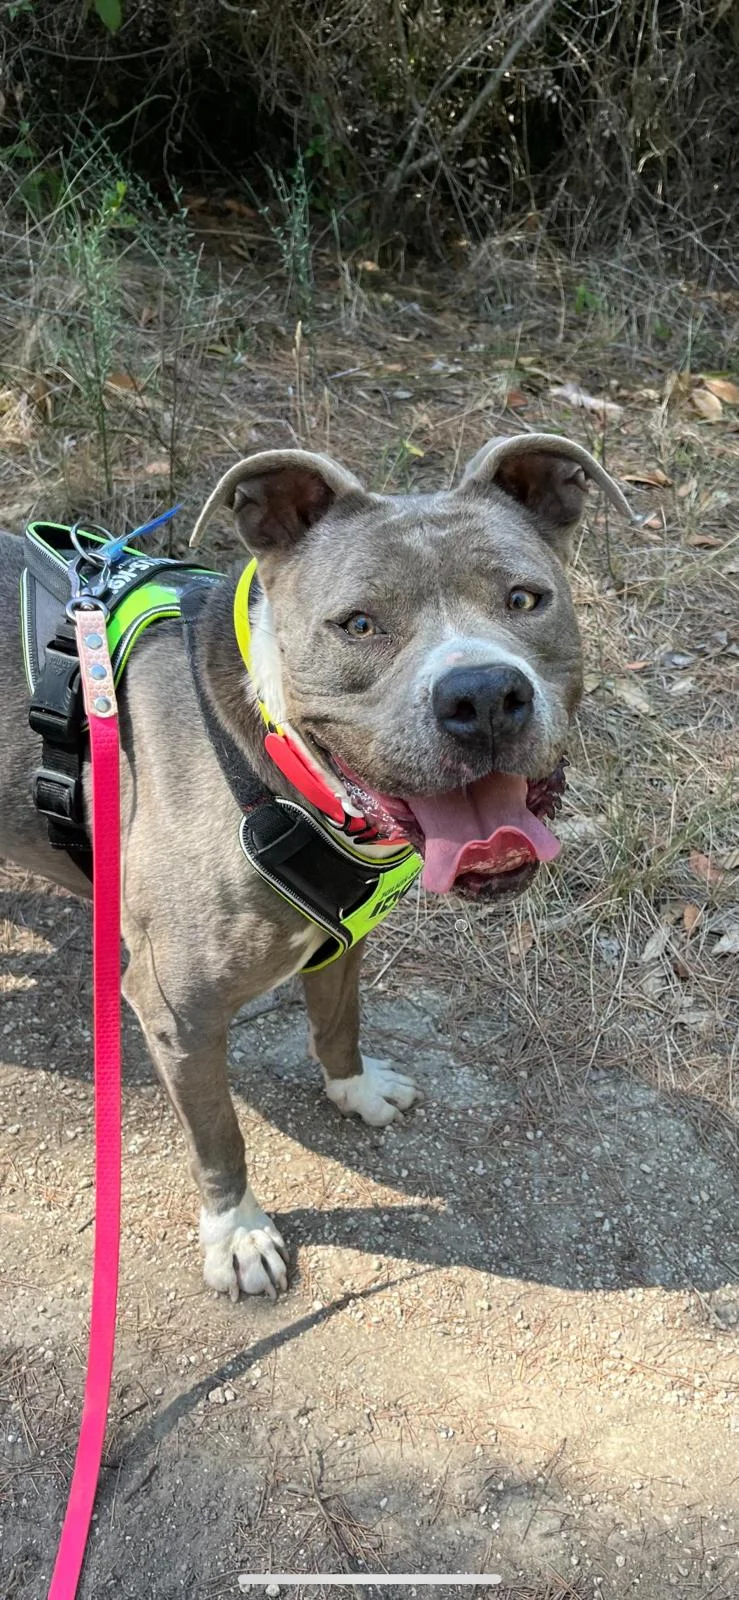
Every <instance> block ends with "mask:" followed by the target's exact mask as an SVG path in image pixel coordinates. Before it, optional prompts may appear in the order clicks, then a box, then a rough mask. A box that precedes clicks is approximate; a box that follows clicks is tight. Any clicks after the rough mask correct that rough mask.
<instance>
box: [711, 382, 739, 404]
mask: <svg viewBox="0 0 739 1600" xmlns="http://www.w3.org/2000/svg"><path fill="white" fill-rule="evenodd" d="M703 385H704V388H706V389H707V390H708V393H709V394H712V395H715V397H716V399H717V400H723V402H724V405H726V406H739V388H737V385H736V384H735V383H732V382H731V379H730V378H704V379H703Z"/></svg>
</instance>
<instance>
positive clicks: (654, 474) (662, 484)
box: [621, 467, 672, 489]
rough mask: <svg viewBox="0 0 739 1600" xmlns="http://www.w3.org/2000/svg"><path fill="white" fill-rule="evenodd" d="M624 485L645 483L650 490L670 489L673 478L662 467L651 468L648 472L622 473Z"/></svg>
mask: <svg viewBox="0 0 739 1600" xmlns="http://www.w3.org/2000/svg"><path fill="white" fill-rule="evenodd" d="M621 477H622V478H623V481H624V483H643V484H646V486H647V488H649V489H669V488H670V487H671V485H672V478H668V476H667V473H666V472H663V471H662V468H661V467H650V468H649V469H648V471H646V472H622V473H621Z"/></svg>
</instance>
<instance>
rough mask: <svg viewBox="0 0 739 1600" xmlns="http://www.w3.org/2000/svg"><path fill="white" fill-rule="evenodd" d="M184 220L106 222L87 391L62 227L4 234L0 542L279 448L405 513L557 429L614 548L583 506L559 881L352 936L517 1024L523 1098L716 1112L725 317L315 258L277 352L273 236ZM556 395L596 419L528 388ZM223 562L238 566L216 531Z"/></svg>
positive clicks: (185, 487)
mask: <svg viewBox="0 0 739 1600" xmlns="http://www.w3.org/2000/svg"><path fill="white" fill-rule="evenodd" d="M96 192H97V191H96ZM79 214H80V213H79V208H78V212H77V213H76V215H77V216H78V217H79ZM82 215H83V227H84V226H89V216H90V215H92V217H93V222H94V219H95V217H96V216H97V215H98V213H97V212H95V210H94V207H88V211H87V212H86V213H85V211H84V208H83V212H82ZM85 215H87V216H88V223H87V224H85V223H84V216H85ZM195 221H196V224H197V231H196V230H195V229H194V228H192V227H189V226H188V227H186V226H185V224H184V223H182V224H181V225H180V231H179V232H178V233H177V235H176V239H175V242H174V243H172V236H171V235H170V236H169V242H168V243H166V244H165V245H162V243H161V240H162V238H163V234H162V232H161V229H160V232H159V233H157V231H156V229H152V231H151V232H150V234H149V235H148V236H147V239H146V240H144V241H143V243H142V240H141V237H140V236H137V237H136V238H135V241H134V240H132V239H131V238H130V236H129V234H127V233H126V232H125V230H122V232H121V238H123V239H124V241H125V248H124V247H123V246H122V244H121V238H119V236H118V232H117V231H116V230H113V229H108V230H107V232H106V231H105V230H103V236H102V239H101V241H100V250H99V252H98V258H97V261H98V271H99V273H101V274H102V277H103V279H104V280H105V284H106V287H105V288H104V291H101V294H102V299H101V304H103V303H104V304H105V307H106V310H105V315H106V316H107V317H108V324H109V325H106V332H105V338H106V340H107V344H106V351H107V356H106V363H107V364H106V366H105V370H104V371H103V372H102V373H101V375H100V376H101V382H100V383H99V384H98V386H97V389H94V386H93V390H91V391H90V392H85V388H84V384H82V383H81V381H80V379H79V372H78V373H77V376H75V370H74V367H73V363H72V364H70V361H69V359H68V352H69V349H70V348H71V347H72V346H74V341H75V339H76V340H77V342H78V356H79V354H80V351H82V352H84V348H85V346H84V338H85V337H87V336H89V326H90V325H89V320H88V321H87V322H86V321H85V317H88V318H89V314H90V305H89V297H88V300H87V301H85V298H84V296H82V295H81V293H80V288H79V281H78V279H77V278H75V276H74V273H73V272H72V271H71V268H70V261H69V244H68V234H67V235H64V233H63V230H61V229H60V228H59V227H57V230H56V233H54V232H53V230H52V232H51V233H50V232H49V230H48V229H44V228H43V227H42V226H41V225H40V224H37V223H31V224H29V225H28V226H27V227H26V229H25V230H24V232H23V233H22V234H21V233H19V232H18V231H16V232H15V233H13V234H12V235H11V234H7V235H6V238H5V249H6V256H7V270H6V278H5V282H6V285H7V291H6V293H5V296H4V299H3V302H2V312H1V315H0V320H1V321H2V324H3V327H2V334H3V344H4V348H5V350H6V353H7V361H6V377H5V388H4V389H3V390H2V392H1V393H0V438H1V439H2V443H3V446H4V449H3V462H2V467H1V468H0V511H1V512H2V515H3V520H4V521H5V522H6V523H9V524H10V525H12V526H16V527H20V526H21V525H22V523H23V520H24V518H25V517H26V516H28V515H29V514H30V513H31V512H34V511H35V512H40V511H43V514H44V515H46V516H51V517H57V518H60V519H63V518H66V517H69V516H72V515H79V514H81V513H85V514H88V515H91V516H93V517H100V518H102V519H104V520H106V521H107V522H108V524H109V525H110V526H114V527H116V528H119V527H120V526H121V524H122V522H123V519H124V518H129V519H130V520H131V522H132V523H135V522H137V521H141V520H143V518H144V516H145V515H147V514H148V513H150V512H153V511H154V510H155V509H158V508H161V506H162V505H163V504H166V503H169V502H170V501H171V499H172V498H173V497H174V496H175V495H176V496H177V497H178V498H182V499H184V500H185V501H186V503H187V506H188V511H189V512H192V511H194V509H195V508H196V507H197V506H198V505H199V504H200V503H201V502H202V499H203V497H204V495H205V493H206V492H207V490H208V489H209V488H210V487H211V486H212V484H213V482H214V480H215V478H216V476H217V475H218V473H219V472H220V471H221V470H222V469H223V468H224V467H225V466H226V465H227V464H228V463H229V462H230V461H231V460H233V459H234V458H235V456H237V455H238V454H241V453H244V452H248V451H249V450H251V449H254V448H259V447H266V446H267V445H281V444H289V443H292V442H299V443H300V444H302V445H305V446H307V447H313V448H320V449H322V450H327V451H330V452H332V453H333V454H335V455H336V456H338V457H340V458H343V459H344V460H346V461H347V463H348V464H350V465H351V466H352V468H353V470H354V471H356V472H358V473H359V474H360V475H363V476H364V477H365V479H366V481H367V482H368V483H369V484H371V485H372V486H373V487H378V488H385V487H394V488H396V489H398V490H403V489H407V488H408V487H410V486H411V485H419V486H424V485H428V486H435V485H437V484H440V483H445V482H448V481H450V480H451V478H452V477H453V475H454V473H455V471H456V469H457V467H458V465H459V463H460V462H461V461H463V460H464V459H465V458H466V457H467V456H468V455H470V454H471V453H472V452H473V451H474V450H475V449H476V448H477V447H478V445H479V444H480V443H481V442H482V441H483V440H484V439H485V438H486V437H489V436H490V435H492V434H494V433H496V432H501V431H504V432H505V431H515V430H517V429H522V428H525V429H528V428H539V427H555V428H559V429H562V430H563V431H567V432H569V433H571V434H573V435H574V436H575V437H578V438H581V439H582V440H583V442H585V443H587V444H588V445H589V447H590V448H591V449H594V450H595V451H597V452H598V453H599V454H600V455H601V457H602V458H604V459H605V460H606V461H607V464H608V465H609V467H610V469H611V470H612V471H613V472H614V473H616V474H617V475H621V476H624V475H627V476H630V477H631V479H632V482H631V484H630V492H631V495H632V499H633V502H634V504H635V506H636V507H637V509H638V510H639V511H642V512H643V513H644V516H645V520H644V521H643V524H642V526H641V527H637V528H624V527H623V526H622V525H621V524H620V523H617V522H616V521H615V520H614V518H613V517H612V516H611V517H610V518H608V519H606V516H605V514H604V513H603V511H602V509H599V508H598V506H597V505H595V506H594V507H593V509H592V511H591V515H590V519H589V522H588V524H587V526H586V529H585V531H584V533H583V537H582V539H581V542H580V545H579V549H578V551H577V555H576V559H575V563H574V568H573V585H574V592H575V597H576V600H577V603H578V611H579V616H580V621H581V625H582V628H583V632H584V636H585V641H586V648H587V658H588V679H587V693H586V696H585V701H584V705H583V709H582V713H581V716H580V719H579V722H578V725H577V728H576V730H575V734H574V737H573V743H572V747H571V752H570V754H571V760H572V767H571V771H570V779H569V789H568V796H567V802H566V808H565V811H564V813H563V816H562V821H561V829H560V832H561V835H562V838H563V840H564V842H565V846H566V847H565V850H564V852H563V857H562V861H561V864H558V865H557V868H556V870H555V871H554V872H553V873H551V874H545V873H544V872H542V874H541V876H540V880H539V882H538V883H537V885H536V886H535V888H534V890H533V891H532V892H531V893H530V894H529V895H528V896H527V897H526V898H525V899H524V900H522V901H520V902H519V903H517V904H515V905H513V906H512V907H511V908H509V909H508V910H507V911H505V912H502V911H500V910H493V911H485V910H475V909H474V908H473V909H472V910H470V908H469V907H468V906H466V905H462V904H461V903H457V904H450V903H448V902H440V901H433V902H432V901H428V902H426V901H425V899H424V898H423V896H421V897H419V898H418V899H417V900H415V901H410V902H408V903H406V905H405V906H404V907H403V908H402V909H401V911H400V912H399V913H398V914H396V917H395V918H394V919H393V920H392V921H391V923H390V924H389V925H388V924H386V925H385V929H384V930H383V932H382V933H381V934H380V936H379V937H377V938H376V939H375V940H374V941H373V946H372V950H371V952H370V954H369V957H368V967H369V972H370V981H373V982H375V983H378V984H381V985H384V986H386V987H387V986H390V985H396V986H400V987H408V986H412V985H416V984H418V985H419V987H420V988H421V989H422V988H423V984H424V983H425V982H427V981H428V980H429V977H432V978H433V981H434V982H435V983H437V984H439V985H442V986H446V988H447V990H448V994H449V1006H450V1013H449V1015H450V1022H454V1021H455V1019H456V1025H457V1026H458V1028H459V1029H460V1030H464V1028H465V1024H466V1021H467V1020H469V1016H470V1014H471V1013H472V1012H474V1013H475V1014H476V1017H477V1020H478V1022H479V1020H480V1018H481V1017H482V1018H483V1019H484V1018H486V1017H488V1016H489V1017H490V1026H491V1037H494V1033H495V1015H496V1008H500V1007H501V1006H502V1007H504V1008H506V1010H507V1011H508V1012H509V1013H510V1014H512V1015H514V1016H517V1018H518V1021H519V1023H520V1030H519V1040H520V1044H519V1052H518V1056H517V1058H516V1060H515V1061H513V1062H509V1069H510V1070H513V1071H516V1072H518V1073H526V1074H528V1075H529V1077H530V1080H531V1085H532V1093H541V1094H551V1093H554V1092H557V1091H558V1090H559V1089H561V1088H562V1087H563V1086H566V1084H567V1083H568V1082H570V1083H572V1082H575V1083H576V1082H579V1081H581V1080H582V1078H583V1077H584V1076H585V1075H586V1074H587V1073H588V1072H589V1071H591V1070H592V1069H594V1068H603V1067H609V1066H618V1067H621V1068H625V1069H626V1070H629V1071H632V1072H636V1073H639V1074H640V1075H642V1076H643V1077H644V1078H645V1079H646V1080H647V1081H649V1082H650V1083H653V1084H655V1085H658V1086H659V1087H660V1088H662V1089H665V1090H667V1091H676V1092H679V1093H684V1094H689V1095H691V1096H694V1097H695V1098H696V1100H699V1101H701V1102H702V1103H703V1104H705V1105H706V1106H707V1107H709V1108H714V1107H715V1108H720V1109H721V1111H722V1112H728V1111H730V1110H731V1109H732V1108H735V1106H736V1081H735V1076H734V1074H735V1056H736V1043H735V1039H734V1032H735V1025H736V1001H737V962H736V955H735V954H731V953H726V954H723V953H721V948H722V945H721V942H722V940H723V941H724V946H725V945H726V943H727V940H726V935H727V934H730V933H731V930H732V929H733V930H736V928H737V922H738V920H739V911H738V910H737V903H738V902H739V869H738V866H737V856H736V848H735V847H736V776H737V774H736V767H737V751H736V741H735V736H734V732H733V717H734V712H735V705H736V700H735V693H736V671H737V660H738V657H739V648H738V647H737V643H736V635H735V634H734V635H733V636H732V631H731V630H732V626H733V625H734V626H735V624H736V618H737V600H738V598H739V515H738V514H737V487H736V486H737V462H739V407H738V406H737V405H736V404H735V403H733V402H732V400H731V390H728V391H724V393H725V395H726V394H728V395H729V397H730V398H729V399H728V400H727V399H724V402H723V403H721V402H720V401H719V402H717V405H718V409H716V407H715V406H714V407H712V406H710V405H709V406H708V409H709V411H713V416H712V417H711V418H706V416H705V415H704V412H705V410H706V403H705V398H704V397H705V396H706V394H708V393H709V392H710V391H709V390H707V389H706V385H705V383H704V382H703V380H702V378H701V376H700V374H701V373H705V371H706V362H707V361H708V359H709V358H711V357H712V358H713V367H714V369H715V368H720V361H719V358H718V353H717V352H718V350H719V348H720V344H721V341H722V340H723V339H725V338H727V337H728V332H729V329H730V327H731V326H735V325H736V321H737V317H738V316H739V300H737V298H736V297H734V298H732V297H731V296H730V295H728V294H723V295H717V294H712V295H709V294H708V292H707V291H705V292H704V291H698V290H697V289H695V288H691V286H689V285H686V284H682V285H674V284H667V283H655V282H654V281H653V280H652V281H650V280H649V277H648V275H647V277H645V278H641V279H639V278H637V277H636V275H635V265H634V263H633V262H632V264H631V267H630V268H629V271H628V273H627V272H626V270H625V269H624V270H623V271H622V272H621V274H620V276H619V274H618V273H617V271H616V268H615V266H614V265H613V263H612V264H611V267H610V272H609V275H608V277H607V279H606V278H604V275H603V269H602V267H596V266H595V265H594V266H593V269H592V272H591V274H590V275H589V277H588V278H587V281H586V280H585V279H583V278H582V277H581V278H580V279H579V280H578V281H575V280H573V279H572V277H568V276H567V274H566V273H565V272H564V270H563V269H561V267H560V268H558V270H557V271H555V270H554V266H556V263H554V266H553V259H552V257H551V255H548V256H547V257H546V259H545V258H544V256H541V258H540V259H537V260H533V261H532V260H531V259H529V260H528V263H527V268H526V272H525V273H524V272H523V271H520V270H518V269H517V268H516V261H515V250H513V251H512V254H511V255H510V256H509V269H510V270H509V272H508V278H507V280H506V276H505V270H504V267H505V264H504V263H503V264H501V263H500V261H498V262H497V265H496V266H495V272H494V273H493V274H492V277H493V278H494V279H495V283H496V284H497V285H498V287H500V285H501V284H505V282H506V281H507V283H508V288H507V300H506V302H505V304H502V303H501V298H500V295H499V294H497V291H496V293H495V294H494V293H492V291H491V287H490V284H491V281H492V279H491V270H492V269H491V268H490V261H489V259H488V262H487V266H485V263H484V262H483V261H482V260H478V262H477V263H475V264H474V267H473V269H472V270H471V271H470V269H469V268H467V269H466V276H460V275H457V276H456V277H455V278H454V279H453V280H452V281H451V282H450V281H449V280H447V282H446V283H445V284H442V285H441V287H440V286H439V283H438V281H437V282H433V283H428V282H425V281H418V282H414V283H408V282H405V283H402V284H396V283H392V282H390V281H388V280H386V279H385V278H384V277H383V275H382V274H381V273H379V272H378V271H376V270H371V264H367V263H358V262H347V261H344V260H342V259H340V258H338V259H337V258H335V257H334V256H332V255H330V254H328V255H325V256H322V255H320V254H316V255H315V257H314V259H313V261H312V263H311V271H312V274H313V277H314V280H315V282H314V288H313V291H312V300H311V304H310V314H309V326H307V327H303V328H302V329H301V330H300V332H299V335H298V336H297V337H296V330H295V324H294V321H293V320H288V319H287V318H286V316H285V309H284V308H285V262H284V261H282V262H280V261H279V260H276V259H275V256H276V251H275V241H274V238H270V236H269V234H268V233H267V232H266V230H265V232H264V234H262V232H260V231H259V230H258V229H257V230H256V231H255V225H254V223H253V221H249V222H248V224H247V223H246V222H245V221H244V220H243V219H242V218H240V217H239V215H238V213H233V212H223V211H221V212H218V211H217V210H215V209H211V210H209V209H208V208H207V207H206V206H203V207H201V208H200V210H199V211H198V212H197V213H195ZM60 238H61V239H62V243H61V244H60V242H59V241H60ZM65 238H66V241H67V242H66V243H64V239H65ZM122 251H123V253H122ZM486 272H487V278H486V276H485V274H486ZM106 275H107V277H106ZM471 280H472V281H471ZM583 282H584V283H585V287H586V289H587V294H586V295H585V296H583V295H582V294H580V295H579V298H578V286H579V285H582V283H583ZM593 284H595V285H596V288H593V287H592V285H593ZM111 285H112V286H113V288H114V289H115V293H113V292H112V288H111ZM614 285H617V287H618V295H616V291H615V287H614ZM96 292H97V291H96ZM588 296H590V298H588ZM619 297H620V298H619ZM668 303H669V305H670V306H671V307H672V310H671V319H672V320H671V322H670V324H669V329H668V333H669V337H667V338H664V339H662V340H660V339H659V338H658V337H657V336H656V333H655V329H657V331H658V324H659V318H660V317H663V316H664V315H665V307H666V306H667V305H668ZM481 306H482V310H481V309H480V307H481ZM86 329H87V330H88V332H87V334H86V333H85V330H86ZM640 333H641V334H643V335H644V337H643V338H641V337H640ZM80 340H82V343H81V344H80ZM656 346H659V350H658V349H657V348H656ZM65 351H66V352H67V358H65ZM696 351H697V352H698V355H697V357H696ZM699 361H700V366H699V365H698V362H699ZM728 377H729V378H731V374H728ZM736 377H737V374H736V373H735V374H734V379H735V380H736ZM572 382H574V383H576V384H580V385H581V386H582V387H583V389H584V390H585V391H586V392H589V393H590V394H591V395H592V394H593V393H594V394H595V397H596V398H606V399H607V400H608V402H609V405H610V406H611V407H612V408H613V407H615V408H616V409H615V410H611V411H608V412H606V411H605V410H604V409H603V408H601V409H597V408H596V409H595V410H587V409H581V408H579V407H573V405H572V404H569V405H568V404H567V403H566V402H564V401H563V400H562V399H557V398H556V397H555V396H554V395H553V394H552V392H551V391H552V390H553V389H556V388H558V387H561V386H562V385H563V384H566V383H572ZM737 398H739V396H737ZM101 418H102V421H103V427H104V431H105V440H106V453H107V478H108V481H107V483H106V467H105V464H104V463H103V462H102V461H101V441H100V426H101ZM640 474H641V475H644V474H646V482H644V481H643V482H642V483H641V484H640V483H639V482H636V481H634V479H638V478H639V475H640ZM187 522H188V518H187V517H183V518H182V519H181V525H180V530H179V532H178V534H177V536H176V542H175V548H178V549H180V550H183V549H184V545H185V539H186V535H187ZM219 549H220V554H221V555H224V554H226V553H228V554H236V553H237V552H236V551H235V548H234V546H233V545H232V544H230V543H229V536H228V535H227V534H225V533H224V535H223V537H222V539H221V543H220V547H219ZM729 942H730V941H729ZM491 997H492V1004H491Z"/></svg>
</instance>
